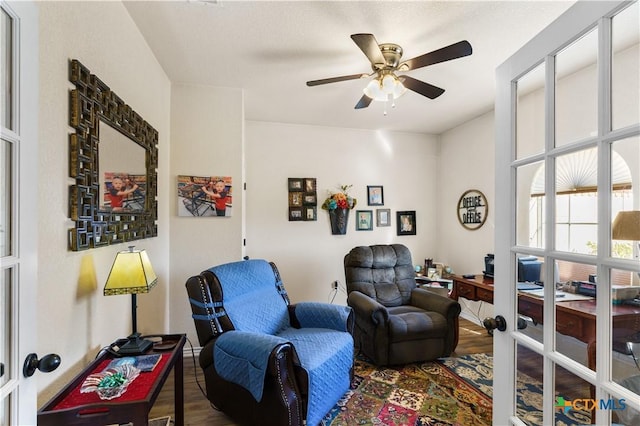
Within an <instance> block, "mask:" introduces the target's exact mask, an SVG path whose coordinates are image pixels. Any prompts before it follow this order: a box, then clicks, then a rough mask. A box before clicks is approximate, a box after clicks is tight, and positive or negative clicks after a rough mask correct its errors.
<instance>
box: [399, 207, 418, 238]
mask: <svg viewBox="0 0 640 426" xmlns="http://www.w3.org/2000/svg"><path fill="white" fill-rule="evenodd" d="M396 222H397V226H398V232H397V234H398V235H416V212H415V210H411V211H404V212H396Z"/></svg>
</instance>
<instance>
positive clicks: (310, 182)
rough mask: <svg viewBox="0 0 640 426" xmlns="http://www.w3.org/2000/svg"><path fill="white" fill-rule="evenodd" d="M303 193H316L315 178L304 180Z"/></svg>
mask: <svg viewBox="0 0 640 426" xmlns="http://www.w3.org/2000/svg"><path fill="white" fill-rule="evenodd" d="M304 192H316V178H304Z"/></svg>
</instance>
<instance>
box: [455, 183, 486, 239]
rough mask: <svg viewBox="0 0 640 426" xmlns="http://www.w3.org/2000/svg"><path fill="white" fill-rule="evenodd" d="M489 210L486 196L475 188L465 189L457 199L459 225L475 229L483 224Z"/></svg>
mask: <svg viewBox="0 0 640 426" xmlns="http://www.w3.org/2000/svg"><path fill="white" fill-rule="evenodd" d="M488 212H489V204H487V197H485V196H484V194H483V193H482V192H480V191H478V190H477V189H470V190H468V191H466V192H465V193H464V194H462V196H461V197H460V200H458V220H459V221H460V225H462V226H464V227H465V228H467V229H469V230H471V231H475V230H476V229H479V228H481V227H482V225H484V222H485V221H486V220H487V213H488Z"/></svg>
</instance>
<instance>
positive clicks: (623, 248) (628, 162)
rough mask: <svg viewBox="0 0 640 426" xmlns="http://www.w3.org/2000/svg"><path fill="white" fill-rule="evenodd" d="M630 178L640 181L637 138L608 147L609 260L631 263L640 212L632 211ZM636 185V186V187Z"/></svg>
mask: <svg viewBox="0 0 640 426" xmlns="http://www.w3.org/2000/svg"><path fill="white" fill-rule="evenodd" d="M633 176H637V177H636V181H637V179H638V177H640V138H638V137H632V138H628V139H624V140H620V141H616V142H614V143H612V144H611V183H612V188H611V218H612V220H613V224H612V242H611V256H612V257H617V258H622V259H633V258H634V251H635V253H636V254H635V256H637V253H638V252H637V250H638V246H637V242H638V241H640V211H638V209H637V208H634V207H633V206H634V196H633V194H634V191H635V192H636V193H638V188H634V187H633V183H632V182H633V181H634V179H633ZM636 185H637V183H636Z"/></svg>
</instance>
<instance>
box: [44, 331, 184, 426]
mask: <svg viewBox="0 0 640 426" xmlns="http://www.w3.org/2000/svg"><path fill="white" fill-rule="evenodd" d="M157 337H162V342H163V343H168V342H175V343H176V345H175V346H174V347H173V348H171V349H170V350H166V351H162V350H158V351H156V350H153V349H152V350H150V351H149V352H147V353H148V354H149V353H160V354H163V356H162V359H161V360H160V362H159V363H158V366H157V367H156V370H157V369H160V370H159V371H158V373H157V374H155V375H154V376H148V377H153V379H146V378H143V377H142V375H143V374H154V373H155V372H156V371H155V370H154V371H153V372H152V373H146V372H145V373H140V376H138V377H137V378H136V379H135V380H134V381H133V382H131V384H130V385H129V387H128V388H127V391H126V392H125V393H124V394H123V395H122V396H120V397H118V398H114V399H112V400H104V401H102V400H99V399H98V397H97V396H94V395H92V396H93V399H92V402H86V401H85V400H84V399H83V398H79V400H82V401H84V402H82V403H79V404H78V405H74V402H73V401H74V400H75V399H74V398H76V397H77V395H79V389H80V387H81V386H82V383H83V382H84V379H85V378H86V377H87V376H88V375H90V374H93V373H97V372H100V371H102V369H103V368H104V367H105V366H106V364H108V362H109V361H110V360H111V359H113V356H112V355H111V354H109V353H108V352H105V353H104V354H102V355H101V356H99V357H98V358H96V359H95V360H94V361H93V362H92V363H91V364H89V365H88V366H87V367H86V368H85V369H84V370H83V371H82V372H81V373H80V374H78V375H77V376H76V377H75V378H74V379H73V380H72V381H71V383H69V384H68V385H67V386H65V387H64V389H62V390H61V391H60V392H58V393H57V394H56V395H55V396H54V397H53V398H52V399H51V400H50V401H49V402H47V403H46V404H45V405H44V406H43V407H42V408H41V409H40V410H38V425H39V426H59V425H95V424H114V423H115V424H123V423H127V424H128V423H133V425H134V426H146V425H147V424H148V422H149V411H151V407H152V406H153V404H154V403H155V401H156V398H157V397H158V394H159V393H160V390H161V389H162V386H163V385H164V383H165V381H166V380H167V378H168V377H169V373H170V372H171V370H173V372H174V378H175V390H174V404H175V406H174V411H175V413H174V414H175V425H176V426H183V425H184V389H183V384H184V378H183V353H182V351H183V348H184V344H185V342H186V335H184V334H166V335H162V336H157ZM158 347H160V346H158ZM145 379H146V380H145ZM127 393H130V394H129V395H127ZM92 394H93V393H92ZM132 394H135V395H139V396H136V397H133V398H132ZM82 395H88V394H82Z"/></svg>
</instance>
